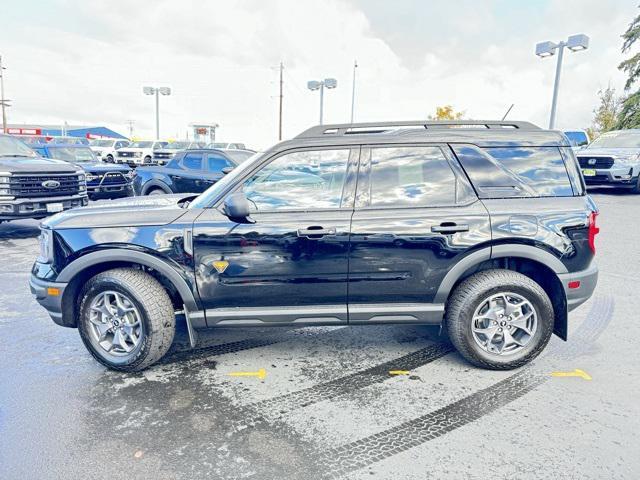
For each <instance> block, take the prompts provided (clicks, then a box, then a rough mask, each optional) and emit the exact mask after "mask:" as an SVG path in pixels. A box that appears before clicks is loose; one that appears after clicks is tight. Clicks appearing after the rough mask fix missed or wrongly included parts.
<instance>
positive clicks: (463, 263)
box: [434, 245, 568, 340]
mask: <svg viewBox="0 0 640 480" xmlns="http://www.w3.org/2000/svg"><path fill="white" fill-rule="evenodd" d="M494 268H502V269H505V270H513V271H516V272H519V273H522V274H523V275H526V276H527V277H529V278H531V279H532V280H534V281H535V282H536V283H538V284H539V285H540V286H541V287H542V288H543V289H544V291H545V292H546V293H547V295H548V296H549V299H550V300H551V303H552V305H553V310H554V315H555V318H554V329H553V333H555V334H556V335H557V336H559V337H560V338H562V339H563V340H566V339H567V320H568V311H567V298H566V293H565V291H564V288H563V286H562V282H561V281H560V279H559V277H558V274H561V273H567V268H566V267H565V266H564V264H563V263H562V262H561V261H560V260H559V259H558V258H557V257H554V256H553V255H552V254H551V253H549V252H547V251H545V250H542V249H540V248H536V247H532V246H529V245H497V246H492V247H486V248H483V249H481V250H477V251H475V252H473V253H471V254H469V255H467V256H466V257H464V258H463V259H462V260H460V261H459V262H458V263H457V264H455V265H454V266H453V268H451V269H450V270H449V272H448V273H447V275H445V277H444V279H443V281H442V283H441V284H440V288H439V289H438V291H437V293H436V296H435V298H434V303H444V304H446V302H447V300H448V298H449V296H450V294H451V292H453V291H454V290H455V288H456V287H457V286H458V285H459V284H460V283H461V282H462V281H463V280H464V279H466V278H467V277H469V276H471V275H473V274H474V273H477V272H480V271H482V270H489V269H494Z"/></svg>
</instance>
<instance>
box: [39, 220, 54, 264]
mask: <svg viewBox="0 0 640 480" xmlns="http://www.w3.org/2000/svg"><path fill="white" fill-rule="evenodd" d="M38 240H39V241H40V254H39V255H38V258H37V261H38V262H40V263H51V262H52V261H53V232H52V231H51V230H48V229H46V228H41V229H40V236H39V237H38Z"/></svg>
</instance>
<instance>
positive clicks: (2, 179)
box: [0, 174, 11, 184]
mask: <svg viewBox="0 0 640 480" xmlns="http://www.w3.org/2000/svg"><path fill="white" fill-rule="evenodd" d="M9 182H11V177H9V174H2V175H0V184H3V183H9Z"/></svg>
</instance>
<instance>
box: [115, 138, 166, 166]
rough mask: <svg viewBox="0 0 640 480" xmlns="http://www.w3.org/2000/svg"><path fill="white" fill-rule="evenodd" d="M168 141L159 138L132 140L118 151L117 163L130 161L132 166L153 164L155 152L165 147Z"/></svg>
mask: <svg viewBox="0 0 640 480" xmlns="http://www.w3.org/2000/svg"><path fill="white" fill-rule="evenodd" d="M168 143H169V142H160V141H157V140H156V141H153V140H144V141H139V142H131V144H130V145H129V146H128V147H125V148H121V149H120V150H118V151H117V152H116V153H117V156H116V163H128V164H129V165H130V166H134V165H153V164H154V163H155V162H154V160H153V152H155V151H156V150H160V149H161V148H164V147H165V146H166V145H168Z"/></svg>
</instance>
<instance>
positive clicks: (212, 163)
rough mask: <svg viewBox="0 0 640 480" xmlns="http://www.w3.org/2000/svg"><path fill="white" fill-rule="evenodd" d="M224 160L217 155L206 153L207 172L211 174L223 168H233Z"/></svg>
mask: <svg viewBox="0 0 640 480" xmlns="http://www.w3.org/2000/svg"><path fill="white" fill-rule="evenodd" d="M233 166H234V165H232V164H231V163H230V162H229V161H227V159H226V158H224V157H223V156H222V155H218V154H217V153H208V154H207V170H209V171H211V172H221V171H222V169H223V168H225V167H233Z"/></svg>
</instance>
